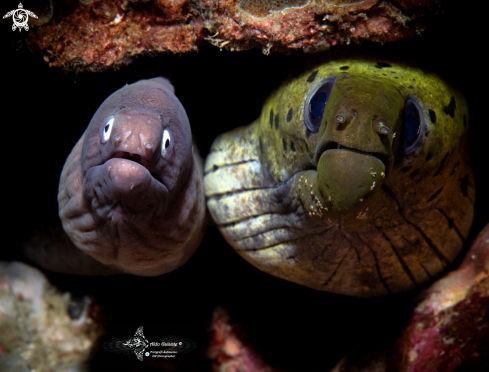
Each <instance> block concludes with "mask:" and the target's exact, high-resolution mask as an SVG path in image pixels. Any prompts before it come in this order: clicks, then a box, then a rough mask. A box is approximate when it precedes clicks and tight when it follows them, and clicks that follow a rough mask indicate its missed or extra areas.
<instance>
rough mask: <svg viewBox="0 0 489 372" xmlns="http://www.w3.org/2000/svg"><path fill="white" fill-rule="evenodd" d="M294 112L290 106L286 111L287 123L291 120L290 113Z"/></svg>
mask: <svg viewBox="0 0 489 372" xmlns="http://www.w3.org/2000/svg"><path fill="white" fill-rule="evenodd" d="M293 114H294V111H293V110H292V107H291V108H290V109H289V112H288V113H287V122H288V123H289V122H290V121H291V120H292V115H293Z"/></svg>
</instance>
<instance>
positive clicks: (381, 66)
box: [375, 62, 392, 68]
mask: <svg viewBox="0 0 489 372" xmlns="http://www.w3.org/2000/svg"><path fill="white" fill-rule="evenodd" d="M375 67H377V68H388V67H392V66H391V65H389V64H388V63H385V62H377V64H376V65H375Z"/></svg>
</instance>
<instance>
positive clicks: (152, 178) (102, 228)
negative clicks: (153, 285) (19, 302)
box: [58, 78, 206, 276]
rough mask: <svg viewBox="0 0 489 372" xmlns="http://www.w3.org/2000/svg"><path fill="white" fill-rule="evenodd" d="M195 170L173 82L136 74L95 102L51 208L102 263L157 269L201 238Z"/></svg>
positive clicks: (130, 269)
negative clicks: (54, 206) (97, 104)
mask: <svg viewBox="0 0 489 372" xmlns="http://www.w3.org/2000/svg"><path fill="white" fill-rule="evenodd" d="M202 177H203V164H202V160H201V158H200V156H199V154H198V151H197V149H196V147H195V146H193V144H192V134H191V131H190V124H189V121H188V118H187V114H186V113H185V109H184V108H183V106H182V105H181V103H180V101H179V100H178V99H177V97H176V96H175V95H174V89H173V86H172V85H171V84H170V83H169V82H168V81H167V80H166V79H164V78H154V79H150V80H141V81H138V82H136V83H134V84H131V85H126V86H125V87H123V88H122V89H120V90H118V91H116V92H115V93H113V94H112V95H110V96H109V97H108V98H107V99H106V100H105V101H104V102H103V104H102V105H101V106H100V107H99V109H98V110H97V112H96V113H95V115H94V116H93V118H92V120H91V121H90V124H89V125H88V128H87V129H86V131H85V133H84V134H83V136H82V137H81V138H80V140H79V141H78V143H77V144H76V145H75V147H74V148H73V150H72V152H71V154H70V155H69V156H68V159H67V160H66V163H65V165H64V168H63V171H62V173H61V177H60V182H59V192H58V205H59V216H60V218H61V221H62V224H63V228H64V230H65V232H66V234H67V235H68V236H69V238H70V239H71V241H72V242H73V243H74V245H75V246H76V247H78V248H79V249H81V250H82V251H83V252H85V253H87V254H88V255H90V256H91V257H93V258H94V259H95V260H97V261H99V262H100V263H102V264H103V265H107V268H108V270H109V271H114V272H122V273H130V274H135V275H141V276H156V275H160V274H164V273H167V272H169V271H172V270H174V269H176V268H178V267H179V266H181V265H182V264H184V263H185V262H186V261H187V260H188V259H189V258H190V257H191V256H192V254H193V253H194V252H195V250H196V249H197V247H198V245H199V243H200V241H201V239H202V235H203V231H204V218H205V213H206V211H205V197H204V187H203V180H202ZM60 262H61V261H60ZM58 271H59V270H58Z"/></svg>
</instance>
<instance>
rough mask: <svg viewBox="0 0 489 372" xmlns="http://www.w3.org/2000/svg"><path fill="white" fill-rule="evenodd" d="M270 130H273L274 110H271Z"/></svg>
mask: <svg viewBox="0 0 489 372" xmlns="http://www.w3.org/2000/svg"><path fill="white" fill-rule="evenodd" d="M270 128H273V109H271V110H270Z"/></svg>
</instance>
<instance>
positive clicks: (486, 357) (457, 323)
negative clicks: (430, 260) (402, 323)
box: [331, 224, 489, 372]
mask: <svg viewBox="0 0 489 372" xmlns="http://www.w3.org/2000/svg"><path fill="white" fill-rule="evenodd" d="M488 367H489V224H488V225H486V227H485V228H484V230H483V231H482V232H481V233H480V234H479V236H478V237H477V239H476V240H475V242H474V243H473V245H472V247H471V248H470V250H469V252H468V253H467V255H466V256H465V258H464V260H463V261H462V263H461V265H460V267H459V268H458V269H457V270H455V271H452V272H451V273H449V274H448V275H446V276H444V277H443V278H442V279H440V280H438V281H437V282H435V283H434V284H433V285H432V286H430V287H429V288H428V289H427V290H426V291H424V292H423V294H422V295H421V299H420V301H419V302H418V304H417V306H416V308H415V309H414V311H413V313H412V316H411V318H410V320H409V322H408V324H407V326H406V327H405V328H404V330H403V331H402V332H401V334H400V335H399V336H398V337H397V340H396V341H395V342H394V343H393V344H392V345H390V346H386V345H384V346H380V347H378V348H377V350H372V348H371V347H365V348H363V347H360V348H359V349H357V350H356V351H355V352H353V353H352V354H350V355H348V356H347V357H345V358H343V359H342V360H341V361H340V362H339V363H338V364H337V365H336V367H335V368H334V369H333V370H332V371H331V372H340V371H349V372H373V371H375V372H384V371H399V372H431V371H444V372H452V371H461V370H463V371H471V372H475V371H487V368H488Z"/></svg>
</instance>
